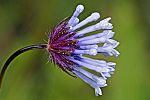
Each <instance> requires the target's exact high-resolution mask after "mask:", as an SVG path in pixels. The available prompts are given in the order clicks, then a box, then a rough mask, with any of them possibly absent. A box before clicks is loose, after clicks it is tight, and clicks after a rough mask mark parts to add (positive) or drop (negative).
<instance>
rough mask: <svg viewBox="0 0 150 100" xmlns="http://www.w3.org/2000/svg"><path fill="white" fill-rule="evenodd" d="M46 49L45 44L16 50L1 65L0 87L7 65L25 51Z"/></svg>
mask: <svg viewBox="0 0 150 100" xmlns="http://www.w3.org/2000/svg"><path fill="white" fill-rule="evenodd" d="M45 48H47V45H46V44H37V45H30V46H26V47H23V48H21V49H19V50H17V51H16V52H14V53H13V54H12V55H11V56H10V57H9V58H8V59H7V61H6V62H5V64H4V65H3V67H2V70H1V73H0V87H1V84H2V80H3V77H4V74H5V72H6V70H7V68H8V65H9V64H10V63H11V62H12V61H13V60H14V59H15V58H16V57H17V56H19V55H20V54H22V53H24V52H26V51H29V50H33V49H45Z"/></svg>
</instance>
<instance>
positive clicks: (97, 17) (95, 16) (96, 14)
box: [91, 12, 100, 21]
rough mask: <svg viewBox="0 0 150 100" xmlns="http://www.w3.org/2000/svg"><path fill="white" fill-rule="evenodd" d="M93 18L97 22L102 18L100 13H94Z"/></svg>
mask: <svg viewBox="0 0 150 100" xmlns="http://www.w3.org/2000/svg"><path fill="white" fill-rule="evenodd" d="M91 17H92V18H93V19H94V21H96V20H97V19H99V18H100V14H99V13H98V12H95V13H92V14H91Z"/></svg>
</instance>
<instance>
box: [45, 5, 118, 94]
mask: <svg viewBox="0 0 150 100" xmlns="http://www.w3.org/2000/svg"><path fill="white" fill-rule="evenodd" d="M83 10H84V6H83V5H78V6H77V7H76V10H75V12H74V13H73V15H72V16H71V17H70V18H66V19H64V20H63V21H62V22H60V23H59V24H58V25H57V26H56V27H55V28H54V29H53V31H52V32H51V33H50V36H49V41H48V44H47V50H48V52H49V54H50V56H51V59H52V61H53V62H54V63H55V64H57V65H58V66H59V68H61V69H62V70H63V71H65V72H66V73H68V74H69V75H72V74H74V75H75V76H78V77H80V78H81V79H82V80H83V81H84V82H86V83H87V84H89V85H90V86H91V87H93V88H94V89H95V94H96V96H98V95H102V92H101V89H100V88H101V87H105V86H107V84H106V80H107V78H108V77H111V74H113V72H114V71H115V65H116V63H114V62H106V61H104V60H96V59H92V58H89V57H86V56H85V55H90V56H95V55H97V54H103V55H105V56H116V57H117V56H118V55H119V52H118V51H117V50H115V48H116V47H117V46H118V44H119V42H117V41H115V40H113V39H112V37H113V36H114V34H115V32H113V31H112V30H111V29H112V28H113V26H112V24H111V23H110V22H109V21H110V20H111V18H110V17H108V18H106V19H104V20H101V21H100V22H98V23H97V24H95V25H91V26H88V27H86V28H84V29H82V30H80V28H81V27H83V26H84V25H86V24H88V23H90V22H93V21H96V20H98V19H99V18H100V14H99V13H98V12H94V13H92V14H91V15H90V16H89V17H87V18H86V19H84V20H83V21H81V22H80V21H79V19H78V16H79V14H80V13H81V12H82V11H83ZM97 30H102V32H100V33H97V34H94V35H90V36H86V34H88V33H91V32H94V31H97ZM99 44H102V45H101V46H100V45H99ZM86 69H90V70H93V71H95V72H98V73H99V74H100V75H95V74H93V73H91V72H88V71H87V70H86ZM70 72H71V73H70ZM74 75H72V76H74Z"/></svg>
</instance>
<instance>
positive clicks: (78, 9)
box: [76, 5, 84, 13]
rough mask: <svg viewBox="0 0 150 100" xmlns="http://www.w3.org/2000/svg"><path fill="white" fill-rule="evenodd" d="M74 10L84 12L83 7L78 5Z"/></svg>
mask: <svg viewBox="0 0 150 100" xmlns="http://www.w3.org/2000/svg"><path fill="white" fill-rule="evenodd" d="M76 10H77V11H78V12H80V13H81V12H82V11H83V10H84V6H83V5H78V6H77V8H76Z"/></svg>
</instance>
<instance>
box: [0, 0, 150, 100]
mask: <svg viewBox="0 0 150 100" xmlns="http://www.w3.org/2000/svg"><path fill="white" fill-rule="evenodd" d="M77 4H83V5H84V6H85V11H84V13H82V14H81V16H80V18H81V19H84V18H85V17H87V16H88V15H90V13H92V12H94V11H98V12H100V13H101V19H103V18H105V17H109V16H111V17H112V21H111V22H112V23H113V25H114V29H113V30H114V31H115V32H116V34H115V37H114V38H115V39H116V40H118V41H120V45H119V47H117V50H119V51H120V53H121V55H120V56H119V57H118V58H114V57H110V58H104V57H101V55H100V56H97V58H98V57H99V58H104V59H106V60H108V61H114V62H117V66H116V71H115V74H114V75H113V76H112V77H111V78H109V79H108V81H107V83H108V86H107V87H105V88H102V90H103V95H102V96H99V97H96V96H95V95H94V90H93V89H92V88H91V87H90V86H88V85H87V84H86V83H84V82H83V81H81V80H80V79H79V78H77V79H74V78H72V77H70V76H68V75H67V74H65V73H64V72H63V71H61V70H60V69H59V68H57V67H56V66H54V65H53V64H51V63H47V61H48V54H47V52H46V50H45V51H44V50H34V51H30V52H27V53H24V54H22V55H21V56H19V57H17V58H16V59H15V60H14V61H13V63H11V65H10V66H9V69H8V70H7V72H6V75H5V78H4V80H3V85H2V89H1V91H0V100H150V78H149V76H150V66H149V65H150V60H149V59H150V53H149V49H150V39H149V37H150V12H149V9H150V1H149V0H123V1H122V0H93V1H92V0H0V68H1V67H2V65H3V63H4V62H5V60H6V59H7V58H8V56H9V55H10V54H12V53H13V52H14V51H15V50H17V49H19V48H21V47H24V46H27V45H30V44H39V43H45V41H47V35H46V34H45V32H48V31H49V30H50V29H52V28H53V27H54V26H55V25H56V24H57V23H58V22H59V21H61V20H62V19H63V18H65V17H67V16H70V15H71V14H72V13H73V11H74V9H75V7H76V5H77Z"/></svg>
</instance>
